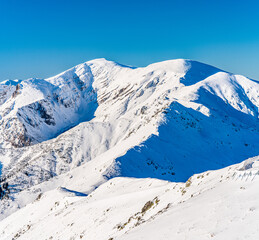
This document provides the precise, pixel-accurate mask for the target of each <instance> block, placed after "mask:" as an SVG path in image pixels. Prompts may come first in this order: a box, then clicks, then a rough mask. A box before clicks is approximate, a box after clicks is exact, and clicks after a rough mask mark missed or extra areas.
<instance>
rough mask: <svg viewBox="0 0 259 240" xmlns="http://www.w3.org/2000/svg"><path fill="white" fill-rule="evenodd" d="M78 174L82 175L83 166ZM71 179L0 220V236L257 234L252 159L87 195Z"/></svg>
mask: <svg viewBox="0 0 259 240" xmlns="http://www.w3.org/2000/svg"><path fill="white" fill-rule="evenodd" d="M244 166H245V167H244ZM80 168H81V169H80ZM78 170H81V176H82V175H83V176H84V174H83V169H82V167H79V169H78ZM77 173H78V172H77ZM77 176H78V175H75V176H74V177H73V178H74V179H73V181H70V182H67V185H66V187H62V188H57V189H55V190H52V191H47V192H45V193H43V194H42V195H38V198H37V199H36V200H35V201H34V202H32V203H30V204H28V205H27V206H26V207H24V208H22V209H21V210H19V211H17V212H16V213H14V214H12V215H11V216H9V217H8V218H6V219H4V220H2V222H1V223H0V233H1V239H26V240H28V239H107V240H108V239H114V240H115V239H127V240H130V239H165V240H167V239H201V240H202V239H257V238H258V236H259V228H258V217H259V204H258V194H259V193H258V183H259V182H258V181H259V158H258V157H257V158H253V159H249V160H247V161H246V162H242V163H241V164H238V165H233V166H230V167H227V168H224V169H221V170H217V171H208V172H204V173H201V174H197V175H194V176H192V177H191V178H190V179H189V180H188V181H187V182H186V183H174V182H167V181H161V180H157V179H150V178H141V179H136V178H113V179H111V180H109V181H108V182H106V183H104V184H102V185H101V186H100V187H99V188H97V189H96V190H94V191H92V192H91V193H89V195H86V194H84V193H82V192H76V191H72V190H71V189H70V187H72V185H73V184H76V183H77V182H78V181H79V182H80V181H81V179H80V178H77ZM85 183H86V184H87V182H85ZM63 184H64V183H63ZM71 184H72V185H71ZM63 186H64V185H63ZM39 187H42V185H40V186H39ZM240 229H242V230H241V231H240Z"/></svg>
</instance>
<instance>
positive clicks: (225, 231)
mask: <svg viewBox="0 0 259 240" xmlns="http://www.w3.org/2000/svg"><path fill="white" fill-rule="evenodd" d="M0 104H1V105H0V132H1V137H0V144H1V149H0V161H1V165H2V170H1V171H2V175H1V177H2V178H7V179H8V181H9V183H10V184H11V185H12V189H11V194H10V199H9V200H3V201H2V202H1V205H0V209H1V215H0V218H1V219H3V220H2V221H1V222H0V236H1V239H13V238H14V239H107V240H108V239H112V238H114V239H117V238H118V239H210V238H215V239H257V238H256V237H258V236H259V229H258V226H259V222H258V220H257V219H259V216H258V215H259V211H258V202H259V201H258V200H259V199H258V196H259V193H258V190H257V188H258V177H259V175H257V173H258V174H259V172H258V171H259V167H258V158H257V157H256V156H257V155H259V134H258V131H259V125H258V121H259V120H258V107H259V83H258V82H257V81H254V80H250V79H248V78H245V77H243V76H239V75H234V74H231V73H227V72H224V71H222V70H219V69H217V68H214V67H212V66H208V65H206V64H202V63H199V62H195V61H190V60H181V59H180V60H171V61H166V62H161V63H155V64H152V65H149V66H147V67H145V68H132V67H127V66H122V65H119V64H117V63H114V62H110V61H107V60H105V59H97V60H93V61H89V62H86V63H83V64H80V65H78V66H76V67H74V68H72V69H70V70H68V71H66V72H63V73H61V74H59V75H57V76H55V77H52V78H49V79H29V80H25V81H21V80H15V81H11V80H8V81H5V82H3V83H1V84H0ZM252 157H254V158H252ZM248 158H250V159H249V160H247V161H246V162H244V163H241V164H238V165H233V166H231V167H229V166H230V165H232V164H236V163H240V162H241V161H244V160H246V159H248ZM223 167H226V168H224V169H221V170H217V171H210V172H206V171H208V170H216V169H220V168H223ZM202 172H205V173H202ZM193 174H196V175H194V176H193ZM190 177H191V180H189V181H187V180H188V179H189V178H190ZM162 180H166V181H162ZM167 181H169V182H167ZM185 181H187V182H186V183H182V182H185ZM146 203H147V205H145V204H146ZM144 206H145V207H144ZM143 209H144V210H143ZM246 225H249V226H250V227H249V228H245V227H243V229H242V231H240V229H241V228H242V226H246Z"/></svg>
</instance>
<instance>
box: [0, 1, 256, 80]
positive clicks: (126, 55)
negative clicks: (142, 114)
mask: <svg viewBox="0 0 259 240" xmlns="http://www.w3.org/2000/svg"><path fill="white" fill-rule="evenodd" d="M100 57H105V58H107V59H110V60H114V61H117V62H120V63H122V64H126V65H133V66H145V65H148V64H150V63H152V62H158V61H163V60H168V59H175V58H187V59H194V60H198V61H202V62H205V63H209V64H211V65H214V66H217V67H219V68H222V69H224V70H227V71H230V72H235V73H238V74H243V75H246V76H248V77H251V78H254V79H259V1H251V0H246V1H245V0H243V1H239V0H224V1H222V0H203V1H202V0H189V1H187V0H186V1H185V0H178V1H176V0H167V1H165V0H158V1H152V0H150V1H145V0H138V1H137V0H131V1H123V0H120V1H117V0H106V1H104V0H103V1H102V0H99V1H97V0H91V1H88V0H85V1H83V0H70V1H69V0H4V1H3V0H0V81H1V80H4V79H8V78H9V79H15V78H19V79H24V78H29V77H41V78H44V77H49V76H52V75H54V74H57V73H59V72H61V71H64V70H66V69H67V68H70V67H72V66H74V65H77V64H79V63H81V62H84V61H87V60H90V59H94V58H100Z"/></svg>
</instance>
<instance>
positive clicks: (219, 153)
mask: <svg viewBox="0 0 259 240" xmlns="http://www.w3.org/2000/svg"><path fill="white" fill-rule="evenodd" d="M214 97H215V96H214ZM215 98H216V97H215ZM213 102H217V101H213ZM218 102H219V103H220V105H218V106H219V107H220V108H221V107H222V105H221V100H218ZM208 104H209V103H208ZM221 111H222V112H224V114H226V115H228V113H236V114H232V115H228V116H233V117H228V119H226V120H222V119H221V118H220V117H219V116H220V115H221V114H222V112H221ZM221 111H219V112H218V111H217V110H215V111H212V116H210V117H207V116H205V115H203V114H201V113H200V112H197V111H194V110H193V109H191V108H187V107H184V106H183V105H181V104H180V103H178V102H173V103H172V104H171V105H170V107H169V108H168V109H166V110H165V119H164V122H163V123H162V124H161V125H160V126H159V127H158V135H152V136H150V138H149V139H148V140H146V141H145V142H143V143H141V145H140V146H136V147H134V148H132V149H130V150H129V151H128V152H127V153H126V154H125V155H124V156H122V157H120V158H117V159H116V162H117V165H118V169H119V171H120V175H121V176H126V177H136V178H147V177H151V178H158V179H163V180H169V181H177V182H178V181H180V182H184V181H187V179H188V178H189V177H190V176H192V175H193V174H196V173H201V172H204V171H207V170H215V169H220V168H223V167H226V166H229V165H232V164H235V163H239V162H241V161H243V160H245V159H247V158H249V157H253V156H257V155H259V129H258V124H257V125H256V124H255V123H256V120H254V121H252V119H253V118H252V117H249V116H247V115H245V114H242V113H240V112H238V111H237V110H235V109H234V108H231V107H229V105H226V104H224V107H222V108H221ZM246 119H250V120H251V121H247V123H246V124H244V120H246ZM256 126H257V128H255V127H256Z"/></svg>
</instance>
